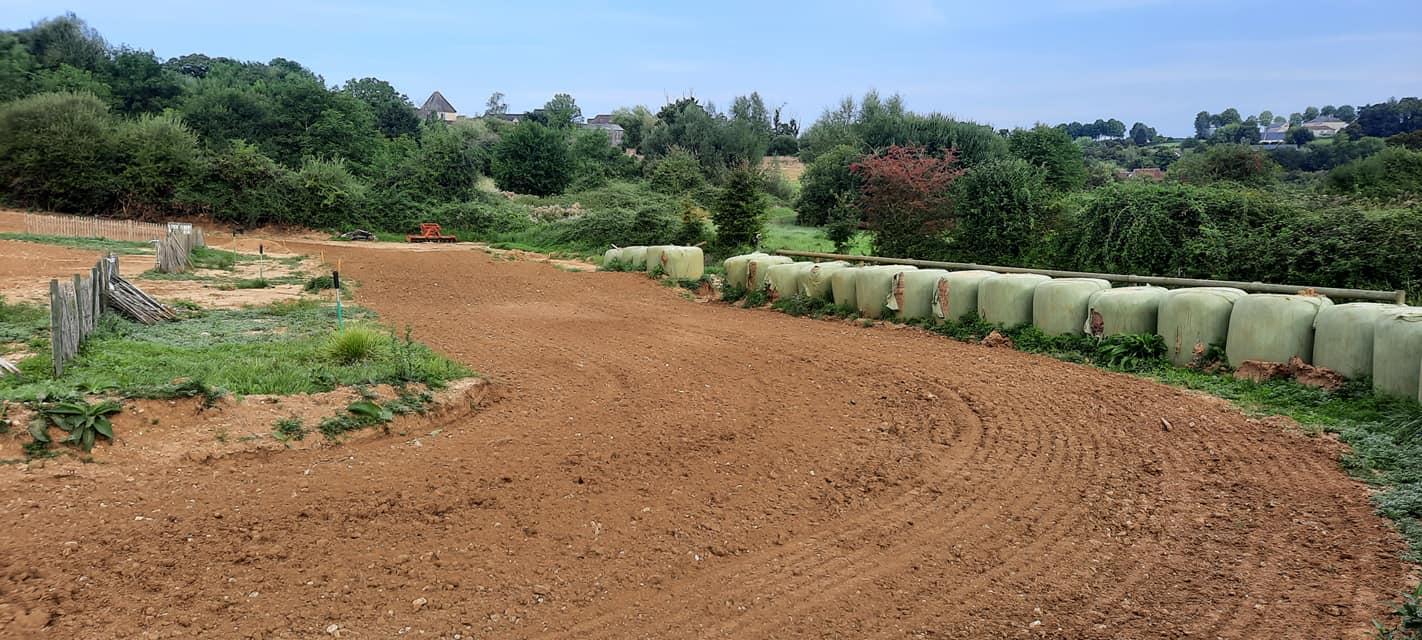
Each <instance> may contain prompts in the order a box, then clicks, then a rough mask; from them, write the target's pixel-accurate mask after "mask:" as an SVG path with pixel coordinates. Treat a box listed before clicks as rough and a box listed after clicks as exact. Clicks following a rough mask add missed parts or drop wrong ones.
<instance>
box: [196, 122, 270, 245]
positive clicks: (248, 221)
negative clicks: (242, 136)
mask: <svg viewBox="0 0 1422 640" xmlns="http://www.w3.org/2000/svg"><path fill="white" fill-rule="evenodd" d="M294 187H295V178H294V177H293V176H292V174H291V172H290V171H288V170H287V169H286V168H285V167H282V166H281V165H279V164H277V163H276V161H275V160H272V159H271V158H268V157H267V156H266V155H265V154H263V153H262V152H261V151H260V150H258V149H257V147H256V146H255V145H251V144H247V143H245V142H242V141H240V140H238V141H236V142H234V143H233V144H232V145H230V146H229V147H228V148H227V149H224V150H222V151H219V152H217V153H215V154H213V156H212V158H211V162H209V163H208V165H207V172H206V175H205V176H203V178H202V179H201V180H199V181H198V186H197V187H196V188H195V189H194V192H193V193H192V194H191V195H190V196H189V198H190V200H191V201H192V202H193V203H194V204H195V205H196V206H198V207H199V208H201V209H204V210H206V211H207V212H209V213H210V214H211V215H212V216H213V217H214V218H216V219H218V220H221V221H223V222H232V223H236V224H238V225H242V226H257V225H261V224H265V223H268V222H275V221H277V217H278V216H279V215H280V214H282V212H284V211H286V210H287V208H288V207H289V206H290V204H289V203H290V200H289V198H290V192H291V190H292V189H293V188H294Z"/></svg>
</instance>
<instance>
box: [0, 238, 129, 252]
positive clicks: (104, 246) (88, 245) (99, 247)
mask: <svg viewBox="0 0 1422 640" xmlns="http://www.w3.org/2000/svg"><path fill="white" fill-rule="evenodd" d="M0 240H18V241H20V242H34V243H38V244H52V245H56V246H60V247H69V248H71V249H86V250H91V251H102V252H105V253H116V254H119V255H129V254H143V253H147V254H152V253H153V252H154V249H153V245H152V244H150V243H147V242H128V241H125V240H109V239H107V238H70V237H66V236H46V235H38V234H33V233H0Z"/></svg>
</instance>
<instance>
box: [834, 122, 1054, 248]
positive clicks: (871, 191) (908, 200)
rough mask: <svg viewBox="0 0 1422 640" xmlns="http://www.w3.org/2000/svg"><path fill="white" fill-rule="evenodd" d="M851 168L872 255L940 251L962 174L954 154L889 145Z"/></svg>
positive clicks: (949, 225)
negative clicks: (955, 185)
mask: <svg viewBox="0 0 1422 640" xmlns="http://www.w3.org/2000/svg"><path fill="white" fill-rule="evenodd" d="M1053 131H1055V130H1053ZM1060 135H1062V137H1065V136H1066V134H1060ZM850 170H851V171H853V172H854V174H855V175H857V176H858V177H859V179H860V180H861V187H860V190H859V198H858V200H857V201H856V202H857V204H858V205H859V210H860V211H861V212H862V213H863V214H864V221H865V223H866V224H867V226H868V227H869V230H870V232H871V233H873V234H874V245H875V251H876V252H878V253H880V254H882V255H886V256H891V257H915V256H916V257H930V256H934V255H939V254H941V253H942V252H943V249H944V246H945V242H944V235H945V233H946V232H947V231H949V230H950V229H951V228H952V226H953V206H952V204H953V203H952V192H951V189H950V188H951V187H952V185H953V181H954V180H956V179H957V178H958V176H960V175H962V174H963V170H962V169H961V168H960V167H959V166H958V159H957V154H956V153H954V152H953V151H952V150H949V151H948V152H947V153H946V154H944V155H942V156H937V155H933V154H931V153H928V152H927V150H925V149H924V148H923V147H900V146H893V147H889V148H888V149H886V150H884V151H883V152H881V153H878V154H876V155H872V156H867V157H865V158H863V159H861V160H860V161H859V162H856V163H854V164H853V165H852V166H851V167H850Z"/></svg>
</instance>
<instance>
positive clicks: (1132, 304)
mask: <svg viewBox="0 0 1422 640" xmlns="http://www.w3.org/2000/svg"><path fill="white" fill-rule="evenodd" d="M1164 296H1165V289H1162V288H1160V287H1121V288H1120V289H1103V290H1101V291H1097V292H1096V293H1093V294H1091V299H1090V300H1089V301H1088V302H1087V309H1086V323H1085V324H1084V325H1083V326H1082V330H1083V331H1084V332H1086V333H1087V334H1088V335H1093V336H1098V337H1099V336H1123V335H1139V334H1154V333H1155V331H1156V329H1157V328H1159V324H1160V299H1161V298H1162V297H1164Z"/></svg>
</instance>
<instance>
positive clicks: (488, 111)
mask: <svg viewBox="0 0 1422 640" xmlns="http://www.w3.org/2000/svg"><path fill="white" fill-rule="evenodd" d="M508 112H509V105H508V103H507V102H504V94H503V92H500V91H495V92H494V93H493V94H491V95H490V96H489V100H488V101H487V102H485V103H484V117H485V118H489V117H493V116H501V115H504V114H506V113H508Z"/></svg>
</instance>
